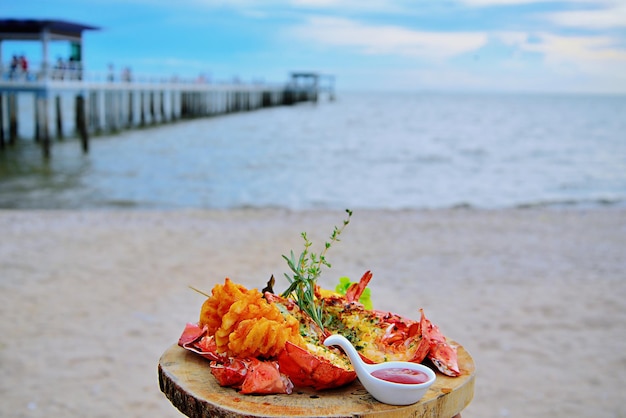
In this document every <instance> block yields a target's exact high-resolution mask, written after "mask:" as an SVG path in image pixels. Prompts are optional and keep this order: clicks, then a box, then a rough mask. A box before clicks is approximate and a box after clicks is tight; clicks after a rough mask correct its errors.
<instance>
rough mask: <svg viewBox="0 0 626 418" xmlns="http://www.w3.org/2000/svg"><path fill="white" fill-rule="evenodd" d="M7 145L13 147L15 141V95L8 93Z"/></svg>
mask: <svg viewBox="0 0 626 418" xmlns="http://www.w3.org/2000/svg"><path fill="white" fill-rule="evenodd" d="M7 105H8V107H9V109H8V110H9V144H11V145H14V144H15V141H16V140H17V95H16V94H15V93H9V97H8V103H7Z"/></svg>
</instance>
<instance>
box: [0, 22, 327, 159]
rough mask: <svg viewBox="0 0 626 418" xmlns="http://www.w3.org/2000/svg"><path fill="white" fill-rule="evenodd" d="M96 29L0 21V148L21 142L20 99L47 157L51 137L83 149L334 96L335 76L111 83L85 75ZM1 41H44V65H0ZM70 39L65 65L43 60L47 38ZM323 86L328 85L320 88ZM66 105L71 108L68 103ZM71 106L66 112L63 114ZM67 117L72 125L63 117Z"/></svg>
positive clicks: (126, 78)
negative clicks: (131, 132) (166, 127)
mask: <svg viewBox="0 0 626 418" xmlns="http://www.w3.org/2000/svg"><path fill="white" fill-rule="evenodd" d="M85 30H98V28H96V27H92V26H87V25H82V24H78V23H72V22H65V21H57V20H33V19H26V20H23V19H0V151H2V149H4V148H6V147H7V146H10V145H12V144H15V143H16V141H17V140H18V137H19V126H20V123H22V122H23V121H21V120H20V117H22V115H24V114H25V113H28V112H23V111H21V109H20V108H19V107H20V104H21V102H20V101H19V100H18V95H19V97H22V98H23V97H24V96H25V95H26V96H28V97H30V98H31V99H30V100H32V102H31V104H32V106H30V105H29V107H31V108H32V112H30V113H31V115H32V117H33V126H34V139H35V141H37V142H38V143H40V144H41V147H42V150H43V155H44V157H46V158H47V157H49V156H50V153H51V150H50V149H51V143H52V137H53V136H54V137H55V138H57V139H63V138H65V137H78V138H80V140H81V144H82V149H83V151H84V152H88V151H89V138H90V136H93V135H99V134H110V133H116V132H120V131H122V130H127V129H134V128H143V127H149V126H156V125H159V124H165V123H171V122H175V121H179V120H184V119H191V118H199V117H208V116H216V115H223V114H228V113H233V112H244V111H251V110H255V109H260V108H265V107H271V106H282V105H292V104H295V103H298V102H304V101H311V102H317V100H318V97H319V95H320V94H322V93H327V94H328V95H329V98H330V99H331V100H332V99H334V91H333V88H334V86H333V82H334V80H333V79H332V77H328V76H323V75H320V74H317V73H311V72H294V73H291V76H290V79H289V80H288V81H287V82H286V83H284V84H258V83H249V84H246V83H239V82H232V83H207V82H206V81H204V80H194V81H185V80H180V79H169V80H166V79H155V78H151V79H132V78H131V76H130V73H127V74H126V75H125V76H124V77H122V78H119V79H117V80H115V79H114V78H113V77H109V76H107V77H102V78H100V79H95V77H91V75H90V74H89V73H87V72H85V71H84V63H83V61H82V32H83V31H85ZM3 40H33V41H37V42H40V43H41V44H42V51H43V53H42V55H43V58H42V61H41V67H40V68H36V69H32V68H29V70H28V71H20V69H19V68H16V67H15V66H14V65H13V64H12V65H11V66H10V67H2V63H3V60H2V48H1V46H2V41H3ZM59 40H60V41H68V42H70V45H71V51H72V56H71V57H70V60H69V64H71V65H70V66H68V67H65V68H57V67H53V66H52V65H50V61H49V60H48V57H47V55H48V52H47V51H48V43H49V42H50V41H59ZM324 82H326V83H324ZM68 100H70V101H71V102H72V103H70V106H68V103H67V101H68ZM68 108H69V109H71V110H70V111H68V110H67V109H68ZM68 118H71V119H72V122H73V123H72V125H71V126H72V128H71V129H70V130H67V129H64V127H67V126H68V123H67V119H68Z"/></svg>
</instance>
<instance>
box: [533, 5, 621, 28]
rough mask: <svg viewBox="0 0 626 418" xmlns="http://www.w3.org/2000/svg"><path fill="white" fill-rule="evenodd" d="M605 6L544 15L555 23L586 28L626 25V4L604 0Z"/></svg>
mask: <svg viewBox="0 0 626 418" xmlns="http://www.w3.org/2000/svg"><path fill="white" fill-rule="evenodd" d="M604 3H605V7H604V8H601V9H594V10H569V11H562V12H555V13H549V14H546V15H544V17H545V18H546V19H547V20H549V21H551V22H552V23H554V24H557V25H560V26H567V27H576V28H586V29H607V28H619V27H626V4H624V2H621V4H620V2H617V1H611V2H606V1H605V2H604Z"/></svg>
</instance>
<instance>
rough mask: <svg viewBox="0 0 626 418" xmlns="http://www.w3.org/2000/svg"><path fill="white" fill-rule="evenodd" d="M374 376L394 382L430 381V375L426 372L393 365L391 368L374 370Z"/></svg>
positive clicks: (417, 382) (413, 382)
mask: <svg viewBox="0 0 626 418" xmlns="http://www.w3.org/2000/svg"><path fill="white" fill-rule="evenodd" d="M372 376H374V377H377V378H379V379H382V380H386V381H388V382H393V383H407V384H413V385H414V384H419V383H424V382H427V381H428V376H427V375H426V373H424V372H420V371H419V370H413V369H405V368H400V367H393V368H389V369H379V370H374V371H373V372H372Z"/></svg>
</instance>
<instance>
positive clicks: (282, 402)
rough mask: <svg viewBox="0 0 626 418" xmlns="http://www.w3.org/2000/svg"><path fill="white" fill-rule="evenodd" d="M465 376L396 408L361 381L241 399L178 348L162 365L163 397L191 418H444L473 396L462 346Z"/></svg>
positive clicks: (443, 380)
mask: <svg viewBox="0 0 626 418" xmlns="http://www.w3.org/2000/svg"><path fill="white" fill-rule="evenodd" d="M458 356H459V368H460V370H461V373H462V374H461V376H459V377H448V376H445V375H443V374H441V373H437V380H436V381H435V383H434V384H433V386H431V387H430V389H429V390H428V392H426V395H424V397H423V398H422V399H421V400H420V401H419V402H418V403H415V404H412V405H408V406H393V405H387V404H384V403H380V402H378V401H377V400H375V399H374V398H373V397H372V396H371V395H370V394H369V393H368V392H367V391H366V390H365V389H364V388H363V386H362V385H361V383H360V382H359V381H358V379H357V380H356V381H354V382H353V383H351V384H349V385H347V386H344V387H342V388H338V389H331V390H324V391H314V390H312V389H306V388H294V392H293V393H292V394H291V395H242V394H240V393H239V392H237V391H236V390H235V389H232V388H224V387H221V386H220V385H218V384H217V381H216V380H215V378H214V377H213V375H212V374H211V371H210V369H209V362H208V360H206V359H204V358H202V357H201V356H199V355H197V354H194V353H192V352H189V351H187V350H185V349H183V348H181V347H179V346H178V345H173V346H171V347H170V348H168V349H167V350H166V351H165V353H163V355H162V356H161V358H160V360H159V367H158V373H159V386H160V388H161V391H162V392H163V393H164V394H165V396H166V397H167V398H168V399H169V400H170V401H171V402H172V404H173V405H174V406H175V407H176V408H178V410H179V411H181V412H182V413H183V414H185V415H187V416H188V417H190V418H207V417H227V418H235V417H236V418H240V417H246V418H247V417H350V418H355V417H368V418H374V417H385V418H396V417H397V418H405V417H431V418H435V417H441V418H450V417H453V416H455V415H457V414H458V413H460V412H461V411H462V410H463V409H464V408H465V407H466V406H467V405H469V403H470V402H471V400H472V397H473V396H474V380H475V366H474V361H473V360H472V357H471V356H470V354H469V353H468V352H467V351H466V350H465V349H464V348H463V347H462V346H458Z"/></svg>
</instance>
